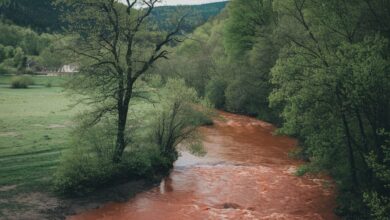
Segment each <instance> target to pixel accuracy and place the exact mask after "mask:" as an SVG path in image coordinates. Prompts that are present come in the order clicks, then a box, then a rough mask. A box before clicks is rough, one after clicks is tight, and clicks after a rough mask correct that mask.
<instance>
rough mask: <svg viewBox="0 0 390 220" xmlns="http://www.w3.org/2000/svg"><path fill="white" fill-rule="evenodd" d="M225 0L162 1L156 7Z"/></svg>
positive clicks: (221, 0) (123, 0)
mask: <svg viewBox="0 0 390 220" xmlns="http://www.w3.org/2000/svg"><path fill="white" fill-rule="evenodd" d="M120 1H122V2H124V3H125V2H126V0H120ZM223 1H226V0H162V3H159V4H158V5H159V6H161V5H200V4H205V3H211V2H223Z"/></svg>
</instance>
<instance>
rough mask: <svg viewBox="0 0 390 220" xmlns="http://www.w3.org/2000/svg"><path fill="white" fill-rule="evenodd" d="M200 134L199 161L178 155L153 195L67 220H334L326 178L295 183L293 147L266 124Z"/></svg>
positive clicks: (224, 125)
mask: <svg viewBox="0 0 390 220" xmlns="http://www.w3.org/2000/svg"><path fill="white" fill-rule="evenodd" d="M220 114H221V116H222V118H223V119H218V120H216V121H215V124H214V125H213V126H208V127H202V128H200V132H201V134H202V135H203V140H204V141H203V142H204V147H205V149H206V150H207V155H206V156H205V157H196V156H192V155H190V154H189V153H185V152H183V153H181V157H180V158H179V159H178V161H177V162H176V163H175V168H174V170H173V171H172V173H171V175H170V176H169V177H167V178H165V179H164V180H163V181H162V182H161V184H160V186H159V187H155V188H154V189H151V190H149V191H146V192H143V193H140V194H138V195H137V196H135V197H134V198H133V199H131V200H130V201H128V202H125V203H109V204H107V205H105V206H103V207H102V208H99V209H95V210H91V211H88V212H85V213H81V214H79V215H76V216H71V217H69V218H68V219H69V220H90V219H91V220H92V219H93V220H95V219H104V220H121V219H137V220H138V219H140V220H159V219H161V220H171V219H172V220H173V219H174V220H176V219H177V220H181V219H183V220H187V219H199V220H203V219H286V220H290V219H291V220H293V219H310V220H315V219H327V220H328V219H338V218H337V216H336V215H335V214H334V213H333V209H334V208H335V194H334V187H333V184H332V183H331V181H330V179H329V178H327V177H318V176H304V177H297V176H295V175H294V172H295V171H296V169H297V167H298V166H299V165H300V164H302V162H301V161H296V160H294V159H291V158H290V157H289V156H288V153H289V152H290V151H291V150H293V149H294V148H295V147H296V144H297V143H296V140H294V139H292V138H289V137H283V136H275V135H273V132H274V131H275V127H274V126H272V125H271V124H268V123H265V122H262V121H259V120H256V119H253V118H250V117H246V116H239V115H234V114H229V113H224V112H221V113H220Z"/></svg>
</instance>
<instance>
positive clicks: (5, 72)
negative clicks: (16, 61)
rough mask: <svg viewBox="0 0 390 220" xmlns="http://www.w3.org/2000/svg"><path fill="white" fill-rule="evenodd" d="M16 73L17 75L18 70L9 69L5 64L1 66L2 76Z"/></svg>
mask: <svg viewBox="0 0 390 220" xmlns="http://www.w3.org/2000/svg"><path fill="white" fill-rule="evenodd" d="M15 73H16V69H14V68H11V67H8V66H6V65H4V64H0V75H11V74H15Z"/></svg>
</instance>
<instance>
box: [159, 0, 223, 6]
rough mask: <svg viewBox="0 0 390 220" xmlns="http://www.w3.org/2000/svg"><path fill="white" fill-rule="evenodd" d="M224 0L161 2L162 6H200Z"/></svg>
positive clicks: (166, 0)
mask: <svg viewBox="0 0 390 220" xmlns="http://www.w3.org/2000/svg"><path fill="white" fill-rule="evenodd" d="M223 1H225V0H163V3H162V5H200V4H205V3H211V2H223Z"/></svg>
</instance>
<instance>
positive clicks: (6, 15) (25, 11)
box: [0, 0, 227, 32]
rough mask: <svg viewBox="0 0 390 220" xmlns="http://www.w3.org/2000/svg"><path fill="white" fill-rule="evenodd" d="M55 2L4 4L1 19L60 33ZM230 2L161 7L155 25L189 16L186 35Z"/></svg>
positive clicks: (168, 24)
mask: <svg viewBox="0 0 390 220" xmlns="http://www.w3.org/2000/svg"><path fill="white" fill-rule="evenodd" d="M52 2H54V1H53V0H34V1H31V0H17V1H15V0H14V1H10V3H6V4H3V5H1V3H0V15H1V18H3V19H5V20H8V21H11V22H12V23H14V24H16V25H19V26H23V27H30V28H32V29H33V30H35V31H37V32H58V31H61V27H62V26H63V23H61V19H60V15H61V12H60V10H59V9H57V8H55V7H54V6H53V5H52ZM226 3H227V2H218V3H211V4H204V5H189V6H161V7H157V8H155V9H154V11H153V15H152V17H151V18H152V19H153V20H154V21H153V23H156V25H157V27H158V28H159V29H160V30H168V29H171V28H172V22H170V19H171V18H172V17H174V16H175V15H176V14H179V15H182V14H186V15H187V18H186V24H185V26H184V27H183V29H184V30H185V31H186V32H190V31H192V30H194V29H195V28H196V27H197V26H199V25H201V24H203V23H205V22H206V21H207V20H208V19H209V18H210V17H213V16H215V15H217V14H218V13H219V12H220V11H221V10H222V9H223V8H224V7H225V6H226Z"/></svg>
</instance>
